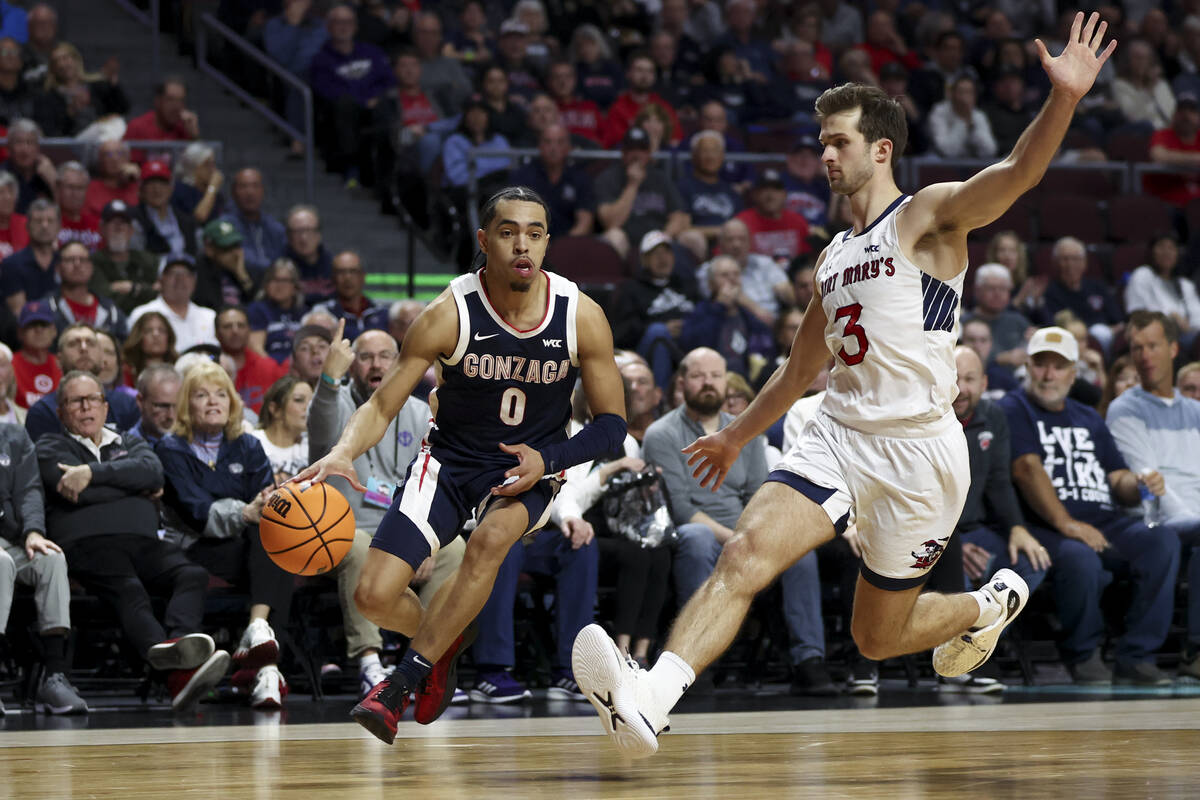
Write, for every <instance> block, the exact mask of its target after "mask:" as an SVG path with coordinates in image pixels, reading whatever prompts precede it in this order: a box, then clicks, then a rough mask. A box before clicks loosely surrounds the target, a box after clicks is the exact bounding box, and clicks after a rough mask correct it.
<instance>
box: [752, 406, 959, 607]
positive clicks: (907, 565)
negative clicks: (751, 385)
mask: <svg viewBox="0 0 1200 800" xmlns="http://www.w3.org/2000/svg"><path fill="white" fill-rule="evenodd" d="M767 480H771V481H778V482H779V483H783V484H786V485H788V486H790V487H792V488H793V489H795V490H796V491H798V492H800V493H801V494H803V495H804V496H805V497H807V498H809V499H810V500H812V501H813V502H814V503H816V504H817V505H819V506H821V508H822V509H823V510H824V511H825V513H826V514H828V515H829V519H830V521H832V522H833V525H834V529H835V530H836V531H837V533H838V534H841V533H842V532H843V531H844V530H845V529H846V526H847V525H850V524H854V525H857V526H858V539H859V544H860V546H861V548H862V554H863V563H862V570H861V571H862V575H863V577H864V578H865V579H866V580H867V581H868V582H870V583H871V584H872V585H874V586H877V587H879V588H881V589H888V590H892V591H900V590H903V589H909V588H911V587H913V586H919V585H921V583H923V582H924V580H925V575H926V573H928V572H929V570H930V569H931V568H932V567H933V565H934V564H935V563H936V562H937V560H938V557H939V556H940V555H941V554H942V551H943V550H944V549H945V546H946V543H947V542H948V541H949V540H950V535H951V534H952V533H953V532H954V528H955V526H956V525H957V524H958V518H959V516H960V515H961V514H962V508H963V503H964V502H965V501H966V498H967V489H968V487H969V486H970V484H971V466H970V462H969V460H968V456H967V440H966V438H965V437H964V436H963V432H962V427H961V425H960V424H959V423H958V420H956V419H955V418H954V417H953V416H950V417H947V418H946V419H944V420H941V421H939V422H937V423H934V424H932V425H931V426H930V428H929V436H926V437H922V438H913V437H905V438H900V437H895V438H893V437H888V436H880V435H878V434H870V433H862V432H861V431H856V430H854V429H852V428H847V427H846V426H845V425H842V424H841V423H839V422H837V421H836V420H834V419H833V418H832V417H830V416H829V415H828V414H826V413H824V412H823V411H821V412H818V413H817V414H816V415H815V416H813V418H812V419H810V420H809V421H808V423H807V424H806V425H805V426H804V429H803V431H802V432H801V434H800V437H799V438H798V439H797V440H796V444H795V446H794V447H792V449H791V450H789V451H788V452H787V453H785V454H784V456H783V458H782V459H781V460H780V461H779V463H778V464H776V466H775V469H774V470H772V472H771V474H770V475H769V476H768V478H767Z"/></svg>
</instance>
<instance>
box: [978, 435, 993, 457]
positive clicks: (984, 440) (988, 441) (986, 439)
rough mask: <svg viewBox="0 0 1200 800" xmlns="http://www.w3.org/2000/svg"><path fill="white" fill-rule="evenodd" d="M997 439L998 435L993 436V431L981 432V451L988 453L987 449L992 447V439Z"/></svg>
mask: <svg viewBox="0 0 1200 800" xmlns="http://www.w3.org/2000/svg"><path fill="white" fill-rule="evenodd" d="M995 438H996V435H995V434H993V433H992V432H991V431H980V432H979V449H980V450H983V451H985V452H986V451H987V449H988V448H989V447H991V446H992V439H995Z"/></svg>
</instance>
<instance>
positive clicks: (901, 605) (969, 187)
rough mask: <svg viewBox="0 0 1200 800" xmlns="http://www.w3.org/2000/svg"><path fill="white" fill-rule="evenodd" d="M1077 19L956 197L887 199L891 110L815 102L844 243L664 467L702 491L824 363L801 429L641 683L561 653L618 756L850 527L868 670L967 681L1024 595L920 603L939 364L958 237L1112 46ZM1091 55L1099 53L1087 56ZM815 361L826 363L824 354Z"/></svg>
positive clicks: (931, 535) (872, 101)
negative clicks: (781, 578)
mask: <svg viewBox="0 0 1200 800" xmlns="http://www.w3.org/2000/svg"><path fill="white" fill-rule="evenodd" d="M1097 21H1098V15H1097V14H1092V15H1091V18H1090V19H1088V20H1087V22H1086V24H1085V22H1084V15H1083V14H1077V15H1076V17H1075V21H1074V24H1073V25H1072V28H1071V37H1070V40H1069V43H1068V44H1067V46H1066V48H1065V49H1064V51H1063V53H1062V54H1061V55H1059V56H1058V57H1057V58H1052V57H1051V56H1050V54H1049V53H1048V52H1047V51H1046V48H1045V46H1044V45H1043V44H1042V42H1041V41H1040V40H1039V41H1038V42H1037V46H1038V50H1039V52H1040V54H1041V59H1042V66H1043V68H1044V69H1045V70H1046V73H1047V75H1048V76H1049V78H1050V81H1051V84H1052V89H1051V92H1050V97H1049V99H1048V100H1047V102H1046V105H1045V106H1044V107H1043V108H1042V110H1041V113H1040V114H1039V115H1038V116H1037V118H1036V119H1035V120H1034V121H1033V122H1032V123H1030V125H1029V127H1028V129H1026V131H1025V132H1024V134H1023V135H1022V136H1021V138H1020V140H1019V141H1018V142H1017V144H1016V146H1015V147H1014V148H1013V151H1012V153H1011V154H1010V155H1009V156H1008V157H1007V158H1006V159H1004V160H1003V161H1001V162H999V163H997V164H994V165H993V166H991V167H988V168H987V169H984V170H982V171H981V172H979V173H978V174H976V175H975V176H974V177H972V178H971V179H969V180H967V181H965V182H962V183H942V184H936V185H933V186H929V187H926V188H925V189H922V190H921V191H919V192H917V193H916V194H915V195H914V196H912V197H907V196H905V195H903V194H902V193H901V192H900V190H899V189H898V188H897V187H896V183H895V181H894V179H893V177H892V170H893V164H894V159H895V158H896V157H898V156H899V155H900V153H902V152H903V150H904V144H905V141H906V139H907V130H906V127H905V117H904V112H903V110H902V109H901V107H900V105H899V103H897V102H896V101H894V100H892V99H891V98H889V97H888V96H887V95H886V94H884V93H883V92H881V91H880V90H878V89H876V88H874V87H868V86H863V85H856V84H846V85H843V86H838V87H836V88H833V89H830V90H828V91H826V92H825V93H824V94H823V95H822V96H821V97H820V98H819V99H818V100H817V103H816V110H817V118H818V119H819V120H820V122H821V143H822V144H823V145H824V148H825V150H824V154H823V156H822V160H823V161H824V163H825V167H826V169H827V171H828V177H829V184H830V187H831V188H832V189H833V191H835V192H837V193H839V194H843V195H846V196H847V197H848V198H849V201H850V207H851V210H852V213H853V217H854V226H853V228H851V229H850V230H847V231H845V232H843V233H840V234H838V235H837V236H835V237H834V240H833V241H832V242H831V243H830V244H829V246H828V247H827V248H826V249H825V251H824V252H823V253H822V254H821V257H820V259H819V260H818V262H817V267H816V274H815V277H814V284H815V286H814V289H815V291H814V295H813V299H812V301H811V302H810V303H809V306H808V310H807V312H806V313H805V315H804V321H803V324H802V325H801V327H800V330H799V331H798V332H797V334H796V338H795V340H794V342H793V345H792V352H791V356H790V357H789V359H788V360H787V362H786V363H785V364H784V365H782V366H781V367H780V368H779V369H778V370H777V371H776V372H775V374H774V375H773V376H772V377H771V379H770V380H769V381H768V382H767V384H766V386H765V387H764V388H763V391H762V392H761V393H760V394H759V395H758V397H757V398H756V399H755V400H754V402H753V403H751V405H750V407H749V408H747V409H746V410H745V411H744V412H743V413H742V414H741V415H740V416H739V417H738V418H737V419H736V420H734V421H733V422H732V423H730V424H729V425H728V426H727V427H726V428H724V429H723V430H721V431H719V432H717V433H715V434H711V435H708V436H704V437H702V438H700V439H698V440H697V441H696V442H694V443H693V444H692V445H690V446H689V447H687V448H685V449H684V452H685V453H690V454H691V458H690V460H689V464H692V465H693V466H694V467H695V472H694V474H695V476H696V477H697V478H698V479H699V480H700V482H701V485H702V486H711V487H712V488H714V489H715V488H716V487H718V486H720V484H721V482H722V480H723V479H724V477H725V474H726V471H727V470H728V469H729V467H730V466H731V465H732V464H733V462H734V460H735V459H736V458H737V454H738V452H739V451H740V450H741V448H742V447H743V446H744V445H745V444H746V443H748V442H750V441H751V440H752V439H753V438H754V437H756V436H758V435H760V434H761V433H763V432H764V431H765V430H766V429H767V427H768V426H769V425H770V424H771V423H773V422H774V421H775V420H777V419H779V418H780V417H781V416H782V415H783V414H784V413H785V412H786V411H787V410H788V408H789V407H790V406H791V404H792V402H793V401H794V400H796V399H797V398H799V397H800V396H801V394H802V393H803V392H804V390H805V388H806V387H807V386H808V385H809V384H810V383H811V382H812V379H813V378H814V377H815V376H816V374H817V373H818V371H819V370H820V369H821V366H822V364H824V363H825V361H826V359H827V358H829V353H832V354H833V356H834V363H835V366H834V369H833V372H832V373H831V375H830V379H829V388H828V391H827V394H826V397H825V400H824V402H823V403H822V406H821V409H820V411H819V412H818V414H817V415H816V416H815V417H814V419H812V420H811V421H809V423H808V424H807V425H806V427H805V428H804V431H803V433H802V434H801V436H800V439H799V440H798V441H797V443H796V445H795V446H794V447H793V448H792V450H791V451H790V452H788V454H787V455H786V456H785V457H784V459H783V461H782V462H780V464H779V465H778V468H777V469H776V470H775V471H774V472H772V473H771V474H770V476H769V478H768V480H767V482H766V483H764V484H763V486H762V487H761V488H760V489H759V491H758V492H757V493H756V494H755V496H754V497H753V498H752V499H751V501H750V502H749V503H748V504H747V506H746V509H745V511H744V512H743V513H742V516H741V519H740V520H739V521H738V525H737V534H736V536H735V537H734V538H733V539H731V540H730V541H729V542H728V543H726V545H725V548H724V550H723V551H722V553H721V557H720V560H719V561H718V563H717V566H716V569H715V571H714V572H713V574H712V575H711V577H710V578H709V579H708V580H707V581H706V582H705V583H704V585H703V586H702V587H701V588H700V589H699V590H698V591H697V592H696V593H695V594H694V595H693V596H692V598H691V600H690V601H689V602H688V603H687V605H686V606H685V607H684V609H683V610H682V611H681V612H680V615H679V618H678V619H677V620H676V622H675V625H674V627H673V629H672V631H671V635H670V637H669V639H668V641H667V645H666V649H665V650H664V652H663V654H662V656H661V657H660V658H659V660H658V662H657V663H656V664H655V666H654V668H653V669H651V670H649V671H643V670H641V669H638V668H637V666H636V662H632V660H630V659H628V658H627V657H626V656H625V655H624V654H622V653H621V652H620V651H618V650H617V648H616V645H615V644H614V643H613V642H612V640H611V639H609V637H608V636H607V635H605V634H604V631H603V629H601V628H600V627H599V626H598V625H589V626H588V627H586V628H584V629H583V631H581V632H580V634H579V636H578V637H577V638H576V640H575V649H574V654H573V666H574V671H575V679H576V681H578V683H579V686H580V688H581V689H582V690H583V691H584V693H585V694H586V695H587V696H588V698H589V700H591V701H592V704H593V705H594V706H595V707H596V710H597V711H598V712H599V713H600V718H601V721H602V722H603V725H604V728H605V730H606V731H607V732H608V733H609V734H610V735H612V736H613V739H614V741H615V742H616V744H617V746H618V747H619V748H620V749H621V750H623V751H624V752H625V753H627V754H628V755H630V756H634V757H640V756H646V755H649V754H651V753H653V752H655V751H656V750H657V749H658V740H657V736H658V734H659V733H661V732H662V731H663V730H665V729H666V727H667V722H668V719H667V714H668V712H669V711H670V710H671V708H672V707H673V706H674V705H675V703H677V702H678V700H679V698H680V697H681V696H682V694H683V692H684V691H685V690H686V689H687V687H688V686H689V685H690V684H691V683H692V682H693V681H694V680H695V674H696V673H698V672H700V671H701V670H703V669H704V668H705V667H707V666H708V665H709V664H711V663H712V662H713V661H714V660H715V659H716V658H717V657H718V656H719V655H720V654H721V653H722V652H723V651H724V650H725V649H726V648H727V647H728V646H729V644H730V643H731V642H732V641H733V638H734V637H735V636H736V635H737V632H738V629H739V628H740V627H741V624H742V621H743V620H744V618H745V616H746V612H747V611H748V609H749V607H750V602H751V601H752V600H753V599H754V596H755V595H756V594H757V593H758V592H759V591H761V590H762V589H764V588H766V587H767V586H768V585H769V584H770V583H771V582H772V581H773V580H775V578H776V577H777V576H778V575H779V574H780V572H782V571H783V570H784V569H786V568H787V567H788V566H790V565H791V564H792V563H794V562H795V561H796V560H797V559H799V558H800V557H801V556H803V555H804V554H806V553H808V552H809V551H810V550H813V549H815V548H817V547H819V546H820V545H821V544H823V543H825V542H827V541H829V540H830V539H832V538H833V536H834V535H835V533H836V532H837V531H839V530H842V529H844V527H845V526H846V525H847V524H848V522H851V521H853V522H856V524H857V526H858V536H859V541H860V543H861V546H862V553H863V560H862V567H861V571H860V576H859V580H858V585H857V588H856V592H855V600H854V617H853V622H852V626H851V628H852V633H853V636H854V640H855V642H856V643H857V645H858V647H859V650H860V651H861V652H862V654H863V655H864V656H866V657H867V658H869V659H873V660H881V659H885V658H890V657H893V656H898V655H902V654H905V653H915V652H920V651H922V650H927V649H929V648H932V647H936V650H935V651H934V658H933V661H934V668H935V670H936V671H937V672H939V673H940V674H942V675H946V676H953V675H959V674H962V673H964V672H968V671H970V670H972V669H974V668H976V667H978V666H979V665H980V664H982V663H983V662H984V661H985V660H987V658H988V657H989V656H990V655H991V653H992V650H993V649H994V647H995V643H996V640H997V639H998V638H999V635H1000V632H1001V631H1002V630H1003V629H1004V627H1005V626H1006V625H1008V623H1009V622H1011V621H1012V619H1013V618H1014V617H1015V616H1016V615H1017V613H1019V612H1020V610H1021V608H1022V607H1023V606H1024V604H1025V600H1026V598H1027V596H1028V590H1027V588H1026V587H1025V584H1024V582H1023V581H1022V580H1021V578H1020V577H1018V576H1017V575H1016V574H1015V573H1013V572H1011V571H1010V570H1001V571H1000V572H999V573H997V574H996V575H995V576H993V578H992V580H991V581H990V582H989V583H988V585H986V586H985V587H984V588H983V589H980V590H978V591H976V592H971V593H964V594H953V595H945V594H936V593H925V594H922V593H921V585H922V583H923V582H924V579H925V576H926V573H927V572H928V571H929V569H930V568H931V567H932V566H933V564H934V563H935V562H936V561H937V558H938V556H939V555H940V553H941V552H942V550H943V548H944V546H945V543H946V542H947V541H948V539H949V537H950V535H951V533H952V531H953V530H954V526H955V523H956V522H957V520H958V516H959V514H960V512H961V510H962V505H963V502H964V499H965V496H966V491H967V486H968V483H967V482H968V481H969V480H970V469H969V466H968V463H967V447H966V442H965V440H964V438H963V433H962V428H961V426H960V425H959V424H958V422H957V420H956V419H955V416H954V411H953V408H952V406H951V404H952V403H953V401H954V397H955V394H956V380H955V377H956V376H955V365H954V354H953V350H954V345H955V340H956V338H957V327H958V312H959V308H958V305H959V298H960V296H961V289H962V284H963V272H964V270H965V269H966V266H967V232H968V231H970V230H972V229H974V228H980V227H983V226H984V225H987V224H988V223H990V222H992V221H993V220H995V219H997V218H999V217H1000V215H1001V214H1003V213H1004V212H1005V211H1006V210H1007V209H1008V208H1009V206H1011V205H1012V204H1013V202H1014V201H1015V200H1016V199H1017V198H1018V197H1020V196H1021V195H1022V194H1024V193H1025V192H1026V191H1028V190H1029V189H1031V188H1032V187H1033V186H1034V185H1036V184H1037V183H1038V181H1040V180H1041V178H1042V175H1043V174H1044V173H1045V171H1046V167H1047V166H1049V164H1050V160H1051V159H1052V158H1053V156H1054V154H1055V152H1056V151H1057V150H1058V147H1059V144H1060V143H1061V142H1062V139H1063V136H1064V134H1065V133H1066V131H1067V126H1068V125H1069V124H1070V121H1071V117H1072V114H1073V113H1074V110H1075V106H1076V104H1077V103H1078V102H1079V100H1080V99H1081V98H1082V97H1083V96H1084V95H1085V94H1087V92H1088V90H1089V89H1090V88H1091V86H1092V83H1093V82H1094V81H1095V78H1096V73H1097V72H1098V71H1099V70H1100V67H1101V65H1103V64H1104V62H1105V61H1106V60H1107V59H1108V57H1109V56H1110V55H1111V54H1112V52H1113V49H1114V48H1115V46H1116V42H1110V43H1109V45H1108V46H1107V47H1106V48H1104V49H1103V50H1102V51H1101V50H1100V46H1101V44H1102V40H1103V37H1104V32H1105V28H1106V25H1105V24H1104V23H1099V25H1097ZM1098 51H1099V52H1098ZM826 348H828V349H826Z"/></svg>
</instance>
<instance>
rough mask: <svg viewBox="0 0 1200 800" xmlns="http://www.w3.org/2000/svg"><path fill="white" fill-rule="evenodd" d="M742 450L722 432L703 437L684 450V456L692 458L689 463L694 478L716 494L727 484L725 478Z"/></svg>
mask: <svg viewBox="0 0 1200 800" xmlns="http://www.w3.org/2000/svg"><path fill="white" fill-rule="evenodd" d="M740 450H741V448H740V447H738V446H737V445H735V444H734V443H733V442H732V441H731V440H730V439H729V437H728V436H727V435H726V432H725V431H724V430H721V431H717V432H716V433H710V434H709V435H708V436H701V437H700V438H699V439H697V440H696V441H694V442H692V443H691V444H689V445H688V446H687V447H685V448H683V454H684V455H687V456H690V458H688V461H687V463H688V466H689V467H693V469H692V477H694V478H696V479H697V480H698V481H700V486H701V487H702V488H705V489H711V490H712V491H714V492H715V491H716V490H717V489H720V488H721V484H722V483H724V482H725V476H726V475H727V474H728V473H729V468H730V467H732V466H733V462H734V461H737V457H738V452H739V451H740ZM709 484H711V486H710V485H709Z"/></svg>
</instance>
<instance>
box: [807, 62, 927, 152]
mask: <svg viewBox="0 0 1200 800" xmlns="http://www.w3.org/2000/svg"><path fill="white" fill-rule="evenodd" d="M816 108H817V121H818V122H821V121H822V120H824V119H826V118H827V117H829V116H831V115H833V114H838V113H840V112H842V111H853V110H854V109H856V108H861V109H862V115H861V116H860V117H859V118H858V132H859V133H861V134H862V135H863V138H864V139H866V140H867V144H874V143H875V142H878V141H879V140H880V139H887V140H888V141H890V142H891V143H892V166H893V167H894V166H895V165H896V162H897V161H898V160H899V158H900V156H902V155H903V154H904V148H905V147H907V146H908V122H907V121H906V120H905V117H904V109H903V108H901V107H900V104H899V103H898V102H896V101H895V100H894V99H892V98H891V97H888V95H887V93H886V92H884V91H883V90H882V89H880V88H879V87H878V86H868V85H866V84H864V83H843V84H842V85H841V86H834V87H832V88H829V89H826V90H825V91H824V92H822V93H821V96H820V97H818V98H817V103H816Z"/></svg>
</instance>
